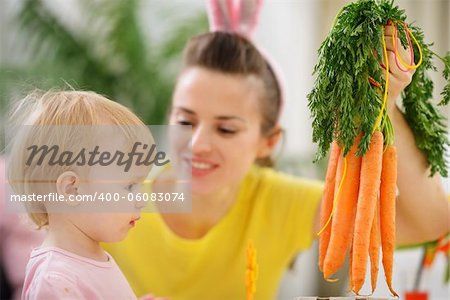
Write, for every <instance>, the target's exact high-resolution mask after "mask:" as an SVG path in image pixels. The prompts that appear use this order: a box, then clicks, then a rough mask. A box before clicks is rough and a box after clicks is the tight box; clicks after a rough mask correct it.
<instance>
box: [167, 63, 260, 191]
mask: <svg viewBox="0 0 450 300" xmlns="http://www.w3.org/2000/svg"><path fill="white" fill-rule="evenodd" d="M261 89H263V85H262V82H261V80H260V79H258V78H256V77H254V76H238V75H229V74H225V73H221V72H217V71H211V70H208V69H205V68H200V67H192V68H188V69H187V70H185V71H184V72H183V73H182V74H181V76H180V78H179V80H178V83H177V86H176V88H175V93H174V96H173V104H172V111H171V115H170V123H171V124H183V125H192V142H191V143H190V145H186V147H185V149H183V150H182V152H183V153H184V154H182V156H183V158H184V162H185V163H186V164H187V165H188V167H190V168H192V192H193V194H203V195H205V194H209V193H215V192H219V191H220V190H222V189H224V188H228V187H236V186H237V185H238V184H239V182H240V181H241V180H242V179H243V177H244V176H245V174H246V173H247V171H248V170H249V168H250V166H251V165H252V163H253V162H254V161H255V158H257V157H263V156H266V155H267V154H268V153H267V149H266V148H267V146H266V144H267V142H266V138H264V137H263V136H262V134H261V131H260V130H261V129H260V128H261V122H262V114H261V107H260V103H259V99H258V98H259V97H260V96H259V95H260V94H261V92H260V91H261Z"/></svg>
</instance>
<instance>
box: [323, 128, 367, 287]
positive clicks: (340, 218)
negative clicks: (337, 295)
mask: <svg viewBox="0 0 450 300" xmlns="http://www.w3.org/2000/svg"><path fill="white" fill-rule="evenodd" d="M360 140H361V134H360V135H358V137H357V138H356V139H355V141H354V143H353V146H352V148H351V149H350V151H349V153H348V155H347V156H346V157H345V158H343V157H342V155H341V156H340V158H339V161H340V162H339V163H338V164H342V163H341V160H344V159H345V160H346V161H347V168H346V169H347V171H346V174H345V177H344V182H343V185H342V188H341V190H340V194H339V195H337V205H336V207H335V211H334V214H333V221H332V224H331V236H330V242H329V244H328V249H327V253H326V255H325V260H324V264H323V273H324V278H325V279H329V278H330V276H331V275H332V274H334V273H335V272H336V271H337V270H338V269H339V268H340V267H341V266H342V264H343V263H344V260H345V256H346V255H347V253H348V250H349V248H350V245H351V239H352V236H353V227H354V220H355V214H356V203H357V200H358V189H359V175H360V169H361V157H358V156H356V152H357V148H358V144H359V141H360ZM338 170H339V166H338ZM336 184H337V182H336Z"/></svg>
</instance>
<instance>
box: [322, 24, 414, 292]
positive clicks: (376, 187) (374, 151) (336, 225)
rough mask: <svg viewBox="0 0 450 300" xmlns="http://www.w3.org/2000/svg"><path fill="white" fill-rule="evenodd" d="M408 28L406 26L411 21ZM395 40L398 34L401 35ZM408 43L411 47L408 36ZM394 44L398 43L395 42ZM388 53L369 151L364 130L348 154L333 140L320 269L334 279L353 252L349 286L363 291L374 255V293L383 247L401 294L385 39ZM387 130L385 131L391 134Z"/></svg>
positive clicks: (386, 263)
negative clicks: (396, 271) (395, 270)
mask: <svg viewBox="0 0 450 300" xmlns="http://www.w3.org/2000/svg"><path fill="white" fill-rule="evenodd" d="M403 24H404V23H403ZM393 26H394V31H395V32H396V30H397V29H396V27H395V25H393ZM404 26H405V30H407V28H406V24H404ZM394 38H395V39H396V38H397V35H396V34H395V35H394V36H393V39H394ZM413 38H414V36H413ZM408 41H409V43H410V49H412V45H411V41H410V38H409V37H408ZM394 45H395V47H397V45H396V41H394ZM419 49H420V47H419ZM383 51H384V57H385V63H384V65H383V64H382V67H383V68H384V69H385V70H386V75H385V76H386V77H385V78H386V79H385V87H384V96H383V103H382V107H381V109H380V114H379V116H378V118H377V120H376V122H375V126H374V128H373V132H372V137H371V140H370V144H369V147H368V150H367V151H366V153H365V154H364V155H362V156H359V155H358V153H357V152H358V145H359V144H360V142H361V138H362V136H363V133H360V134H359V135H358V136H357V137H356V139H355V140H354V142H353V145H352V147H351V149H350V151H349V152H348V153H347V154H346V155H344V153H343V151H342V147H340V146H339V144H338V143H337V142H336V141H333V142H332V144H331V152H330V158H329V162H328V169H327V174H326V179H325V190H324V195H323V199H322V205H321V211H320V225H321V228H322V229H321V231H320V232H319V235H320V237H319V269H320V271H321V272H323V275H324V278H325V279H326V280H329V281H333V279H331V276H332V275H333V274H334V273H336V272H337V271H338V270H339V269H340V268H341V266H342V265H343V263H344V261H345V258H346V256H347V254H348V253H349V255H350V288H351V290H352V291H353V292H354V293H355V294H358V295H359V292H360V290H361V288H362V286H363V284H364V281H365V276H366V268H367V267H366V266H367V262H368V260H369V258H370V266H371V270H370V272H371V286H372V293H373V292H374V291H375V288H376V284H377V277H378V270H379V258H380V250H382V263H383V268H384V273H385V275H386V283H387V285H388V287H389V289H390V291H391V293H392V294H393V295H394V296H398V295H397V293H396V292H395V291H394V289H393V288H392V270H393V256H394V249H395V200H396V182H397V150H396V147H395V146H394V145H393V130H392V127H391V126H390V121H389V117H388V115H387V113H386V111H385V106H386V100H387V89H388V84H389V61H388V60H387V51H386V45H385V41H384V39H383ZM395 52H396V54H397V57H398V58H399V60H400V63H401V64H402V65H404V66H405V67H406V71H407V70H408V69H412V68H417V67H418V66H419V65H420V61H421V59H420V60H419V63H418V64H417V65H413V62H414V55H413V52H411V63H410V64H407V63H405V62H404V61H403V60H402V59H401V57H400V56H399V55H398V51H397V48H396V51H395ZM396 63H398V62H396ZM400 69H401V68H400ZM368 81H369V82H370V84H371V85H372V86H373V87H374V88H377V89H378V90H380V91H381V85H380V84H379V83H377V82H376V81H375V80H374V79H373V78H371V77H369V78H368ZM382 132H385V135H386V137H385V136H384V135H383V133H382Z"/></svg>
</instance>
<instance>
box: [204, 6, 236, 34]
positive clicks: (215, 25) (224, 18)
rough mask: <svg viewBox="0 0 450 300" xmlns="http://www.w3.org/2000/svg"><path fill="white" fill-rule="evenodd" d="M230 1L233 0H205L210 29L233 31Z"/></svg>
mask: <svg viewBox="0 0 450 300" xmlns="http://www.w3.org/2000/svg"><path fill="white" fill-rule="evenodd" d="M232 2H233V0H207V3H206V4H207V7H206V9H207V13H208V19H209V28H210V31H231V32H233V31H235V30H234V23H233V18H232V13H233V11H232V6H233V5H232Z"/></svg>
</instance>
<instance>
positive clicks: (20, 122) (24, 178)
mask: <svg viewBox="0 0 450 300" xmlns="http://www.w3.org/2000/svg"><path fill="white" fill-rule="evenodd" d="M11 122H13V123H16V125H17V128H16V129H15V130H14V137H13V138H12V139H11V143H10V147H9V150H10V151H9V154H8V162H9V163H8V164H7V168H8V171H7V172H8V180H9V184H10V186H11V187H12V190H13V193H14V195H11V198H12V197H15V196H18V197H19V198H16V199H22V202H21V204H22V203H24V204H25V207H26V209H27V212H28V214H29V216H30V217H31V220H32V221H33V222H34V223H35V224H36V225H37V226H38V227H39V228H46V229H47V235H46V238H45V240H44V242H43V244H42V245H41V246H40V247H38V248H35V249H34V250H33V251H32V253H31V255H30V259H29V262H28V265H27V268H26V278H25V282H24V288H23V292H22V299H46V300H49V299H136V296H135V294H134V293H133V291H132V290H131V288H130V286H129V284H128V282H127V280H126V279H125V277H124V276H123V274H122V272H121V270H120V269H119V267H118V266H117V265H116V263H115V261H114V259H113V258H112V257H111V256H110V255H109V254H108V253H107V252H105V251H104V250H103V249H102V247H101V246H100V243H101V242H106V243H111V242H119V241H121V240H123V239H124V238H125V237H126V235H127V233H128V231H129V230H130V229H131V228H132V227H133V226H134V225H135V223H136V221H137V220H139V218H140V210H141V209H142V208H143V207H144V206H145V205H144V204H142V203H143V202H142V201H141V202H139V201H136V200H135V198H134V197H133V194H134V193H136V192H138V191H139V190H140V184H141V183H142V182H143V181H144V179H145V178H146V176H147V174H148V173H149V171H150V168H151V166H150V165H148V164H140V165H137V164H134V165H132V166H131V167H130V166H129V165H128V166H127V168H126V169H125V167H124V166H123V165H121V164H120V163H117V162H116V161H113V160H112V159H110V157H111V156H112V155H114V153H116V152H118V151H121V152H120V153H127V151H130V150H131V149H133V146H135V144H136V142H137V141H139V142H140V143H146V144H153V137H152V135H151V133H150V131H149V130H148V129H147V128H146V127H145V125H144V124H143V123H142V121H141V120H140V119H139V118H138V117H137V116H135V115H134V114H133V113H132V112H131V111H130V110H128V109H127V108H125V107H124V106H122V105H120V104H118V103H116V102H113V101H111V100H108V99H106V98H105V97H103V96H100V95H98V94H96V93H93V92H82V91H48V92H44V93H40V92H35V93H32V94H30V95H29V96H27V97H26V98H25V99H23V100H21V101H20V102H19V103H18V105H17V106H16V108H15V109H14V110H13V111H12V114H11ZM32 151H34V153H33V155H34V157H32V156H31V155H30V153H31V152H32ZM57 151H59V152H60V153H59V156H57V153H56V152H57ZM89 151H90V152H89ZM80 153H84V154H87V153H90V154H92V153H94V154H98V160H97V161H93V160H91V159H90V160H88V159H86V158H85V157H84V156H83V157H82V156H80ZM37 199H39V200H37ZM144 299H153V298H152V297H151V296H144Z"/></svg>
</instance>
